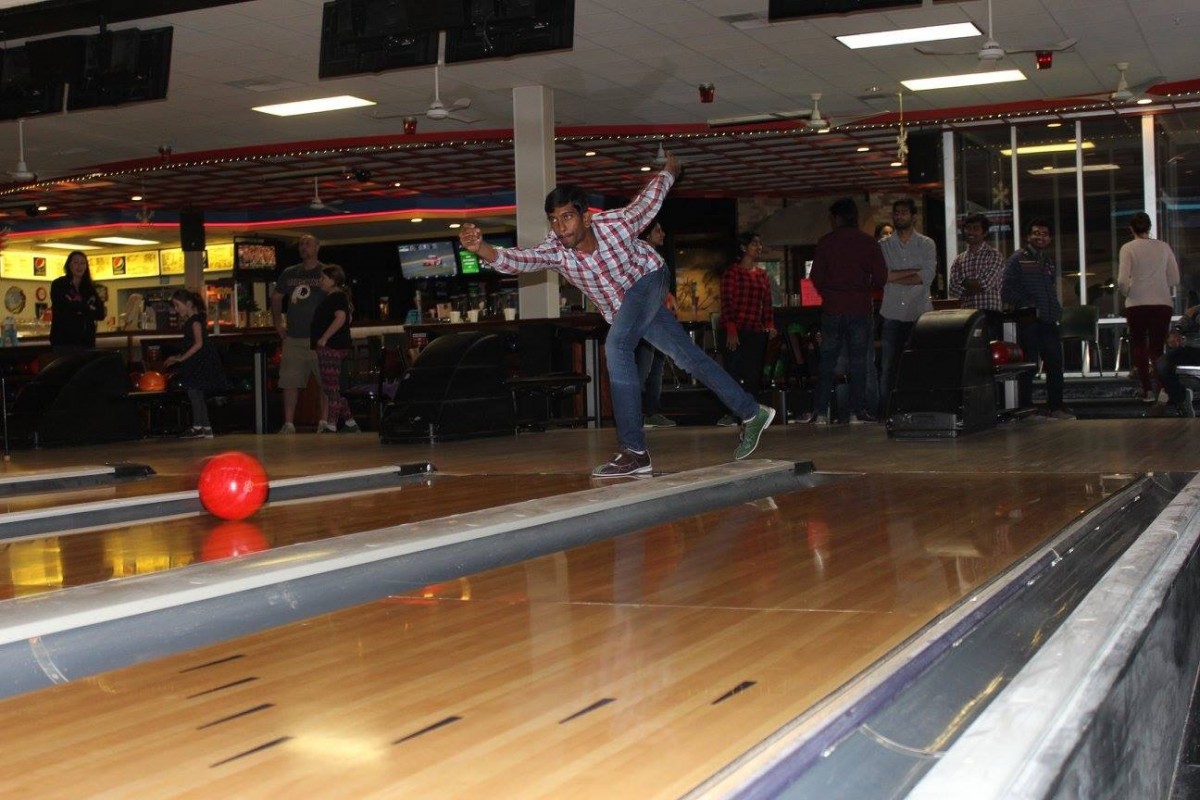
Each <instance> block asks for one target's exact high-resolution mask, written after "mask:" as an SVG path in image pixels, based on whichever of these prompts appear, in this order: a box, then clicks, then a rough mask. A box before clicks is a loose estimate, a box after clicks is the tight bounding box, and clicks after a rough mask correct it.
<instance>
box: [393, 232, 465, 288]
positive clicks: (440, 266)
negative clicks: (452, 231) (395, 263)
mask: <svg viewBox="0 0 1200 800" xmlns="http://www.w3.org/2000/svg"><path fill="white" fill-rule="evenodd" d="M396 250H397V252H398V253H399V255H400V274H401V275H403V276H404V277H405V278H408V279H409V280H416V279H418V278H452V277H454V276H455V275H456V274H457V273H458V270H457V269H456V268H455V255H454V242H452V241H450V240H440V241H436V242H404V243H403V244H399V245H396Z"/></svg>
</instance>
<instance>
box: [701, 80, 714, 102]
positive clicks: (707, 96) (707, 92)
mask: <svg viewBox="0 0 1200 800" xmlns="http://www.w3.org/2000/svg"><path fill="white" fill-rule="evenodd" d="M699 89H700V102H701V103H711V102H712V101H713V100H714V99H716V96H717V87H715V86H713V85H712V84H711V83H702V84H700V87H699Z"/></svg>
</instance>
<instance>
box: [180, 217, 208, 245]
mask: <svg viewBox="0 0 1200 800" xmlns="http://www.w3.org/2000/svg"><path fill="white" fill-rule="evenodd" d="M179 244H180V247H181V248H182V249H183V251H184V252H185V253H202V252H204V212H203V211H197V210H195V209H184V210H183V211H180V212H179Z"/></svg>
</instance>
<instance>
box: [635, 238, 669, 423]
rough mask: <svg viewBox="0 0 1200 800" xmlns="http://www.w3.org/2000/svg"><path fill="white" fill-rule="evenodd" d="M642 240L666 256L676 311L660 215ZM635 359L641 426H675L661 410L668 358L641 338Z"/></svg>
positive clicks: (664, 257) (667, 304) (664, 258)
mask: <svg viewBox="0 0 1200 800" xmlns="http://www.w3.org/2000/svg"><path fill="white" fill-rule="evenodd" d="M642 239H644V240H645V241H646V242H648V243H649V244H650V246H651V247H653V248H654V249H655V250H657V251H658V252H659V255H662V256H663V261H664V262H665V263H666V269H667V272H668V274H669V275H670V276H671V281H670V287H669V288H668V289H667V299H666V303H665V305H666V307H667V310H668V311H670V312H671V313H672V314H674V313H675V268H674V267H673V266H672V265H671V261H670V260H669V259H668V258H666V254H665V252H664V250H663V244H664V243H665V242H666V240H667V233H666V231H664V230H663V226H662V223H660V222H659V221H658V218H657V217H656V218H655V219H654V220H652V221H651V222H650V227H648V228H646V230H645V231H643V232H642ZM636 358H637V368H638V377H640V378H641V379H642V427H643V428H674V427H675V420H673V419H671V418H670V417H667V416H665V415H664V414H663V413H662V382H663V368H664V367H665V366H666V362H667V357H666V356H664V355H663V354H662V351H661V350H656V349H655V348H654V346H653V345H651V344H650V343H649V342H647V341H645V340H642V341H641V342H639V343H638V346H637V353H636Z"/></svg>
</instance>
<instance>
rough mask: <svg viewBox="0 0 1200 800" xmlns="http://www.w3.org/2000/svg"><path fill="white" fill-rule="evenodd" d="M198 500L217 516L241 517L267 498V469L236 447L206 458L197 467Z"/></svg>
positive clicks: (225, 517) (252, 510) (259, 505)
mask: <svg viewBox="0 0 1200 800" xmlns="http://www.w3.org/2000/svg"><path fill="white" fill-rule="evenodd" d="M197 488H198V489H199V493H200V503H201V504H202V505H203V506H204V507H205V508H206V509H208V512H209V513H210V514H213V515H215V516H218V517H220V518H221V519H245V518H246V517H248V516H250V515H251V514H253V513H254V512H255V511H258V509H259V508H261V507H262V504H263V503H264V502H265V501H266V499H267V471H266V470H265V469H263V466H262V464H260V463H258V460H257V459H255V458H254V457H253V456H250V455H247V454H245V453H239V452H236V451H230V452H228V453H220V454H218V455H215V456H213V457H212V458H210V459H208V461H207V462H206V463H205V465H204V467H203V468H202V469H201V470H200V481H199V485H198V487H197Z"/></svg>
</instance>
